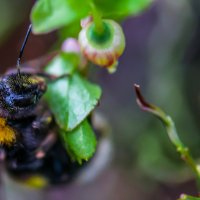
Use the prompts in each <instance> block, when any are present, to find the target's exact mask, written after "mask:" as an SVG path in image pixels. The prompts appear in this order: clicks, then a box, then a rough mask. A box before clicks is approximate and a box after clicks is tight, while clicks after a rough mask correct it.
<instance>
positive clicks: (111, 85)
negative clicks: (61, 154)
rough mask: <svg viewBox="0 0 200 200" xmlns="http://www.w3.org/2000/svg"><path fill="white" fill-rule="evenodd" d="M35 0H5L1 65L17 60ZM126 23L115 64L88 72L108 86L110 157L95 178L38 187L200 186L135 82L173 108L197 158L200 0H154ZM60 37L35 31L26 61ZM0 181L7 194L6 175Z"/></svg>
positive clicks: (166, 196)
mask: <svg viewBox="0 0 200 200" xmlns="http://www.w3.org/2000/svg"><path fill="white" fill-rule="evenodd" d="M33 4H34V1H31V0H13V1H7V0H0V70H1V73H3V72H4V71H5V70H6V69H8V67H11V66H14V65H15V63H16V59H17V56H18V53H19V49H20V47H21V44H22V42H23V39H24V35H25V32H26V29H27V26H28V24H29V23H30V21H29V14H30V11H31V8H32V6H33ZM122 26H123V28H124V31H125V35H126V43H127V45H126V50H125V53H124V55H123V56H122V57H121V59H120V62H119V63H120V64H119V67H118V70H117V72H116V73H115V74H113V75H110V74H108V73H107V71H106V70H103V69H98V68H97V69H96V70H92V72H91V79H92V80H94V81H96V82H98V83H99V84H100V85H101V87H102V89H103V97H102V100H101V102H100V106H99V107H98V112H99V113H101V114H102V115H103V116H104V118H105V119H106V120H107V121H108V122H109V124H110V126H111V127H112V134H111V138H110V139H111V141H112V144H113V157H112V161H111V162H110V164H109V165H108V166H107V167H106V168H105V169H104V170H103V172H102V173H101V174H100V175H99V176H98V177H96V178H95V180H93V181H92V182H90V183H87V184H82V185H74V184H73V183H72V184H70V185H65V186H60V187H55V188H50V189H46V190H45V191H43V192H41V191H40V192H39V191H35V193H38V196H40V195H41V196H42V198H48V199H57V200H63V199H70V200H80V199H81V200H102V199H104V200H136V199H139V200H160V199H162V200H171V199H177V198H178V197H179V195H180V194H181V193H187V194H194V195H195V194H197V189H196V186H195V182H194V177H193V176H192V173H191V171H190V169H188V168H187V166H185V164H184V163H183V161H181V159H180V158H179V155H178V154H177V152H176V150H175V148H174V147H173V145H172V144H171V143H170V142H169V140H168V137H167V135H166V132H165V129H164V128H163V126H162V124H161V123H160V122H159V121H158V120H156V119H155V118H153V117H152V116H151V115H148V114H146V113H143V112H142V111H141V110H140V109H139V108H138V107H137V105H136V102H135V94H134V90H133V84H134V83H138V84H140V85H141V88H142V91H143V94H144V95H145V96H146V98H147V99H148V100H149V101H151V102H153V103H154V104H156V105H158V106H160V107H162V108H163V109H164V110H165V111H166V112H167V113H169V114H170V115H171V116H172V118H173V119H174V121H175V122H176V125H177V129H178V132H179V134H180V137H181V139H182V140H183V141H184V143H186V144H187V145H188V146H189V147H190V148H191V151H192V154H193V155H194V156H195V157H196V158H197V159H198V158H199V157H200V122H199V116H200V93H199V91H200V90H199V89H200V84H199V83H200V82H199V81H200V80H199V75H200V68H199V66H200V63H199V62H200V57H199V53H200V40H199V38H200V1H199V0H190V1H187V0H155V1H154V3H153V4H152V5H151V6H150V8H148V9H147V10H145V11H144V12H143V13H142V14H140V15H139V16H136V17H130V18H128V19H126V20H125V21H123V22H122ZM56 40H57V34H56V32H54V33H50V34H46V35H42V36H41V35H40V36H39V35H37V36H36V35H32V36H31V37H30V40H29V42H28V45H27V47H26V50H25V53H24V56H23V61H28V60H32V59H37V58H38V57H40V56H42V55H45V54H47V53H48V52H49V51H51V50H52V49H54V48H55V42H56ZM58 48H59V47H58ZM2 173H3V172H2ZM1 185H2V187H1V196H2V197H1V198H2V200H4V199H5V196H4V197H3V194H4V187H3V185H4V183H3V181H1ZM15 192H16V193H17V191H15ZM15 197H16V198H17V196H15ZM38 198H39V197H38ZM25 199H28V197H27V198H25Z"/></svg>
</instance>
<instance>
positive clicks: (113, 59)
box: [79, 20, 125, 71]
mask: <svg viewBox="0 0 200 200" xmlns="http://www.w3.org/2000/svg"><path fill="white" fill-rule="evenodd" d="M102 25H103V31H102V32H100V33H98V32H97V31H96V29H95V28H96V27H95V24H94V22H90V23H89V24H87V25H86V26H85V27H84V28H83V29H82V30H81V32H80V33H79V43H80V46H81V51H82V52H83V54H84V56H85V57H86V58H87V59H88V60H90V61H91V62H92V63H94V64H96V65H99V66H102V67H106V68H108V69H109V68H110V71H114V70H113V68H114V66H116V65H117V61H118V58H119V57H120V56H121V55H122V53H123V51H124V48H125V37H124V33H123V30H122V28H121V26H120V25H119V24H118V23H116V22H115V21H113V20H103V24H102ZM111 68H112V70H111Z"/></svg>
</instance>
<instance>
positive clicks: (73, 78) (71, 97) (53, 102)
mask: <svg viewBox="0 0 200 200" xmlns="http://www.w3.org/2000/svg"><path fill="white" fill-rule="evenodd" d="M70 56H71V55H70V54H67V55H66V54H64V53H63V54H61V55H59V56H58V57H57V58H55V59H54V60H53V61H52V62H51V63H50V64H49V65H48V66H47V68H46V71H47V72H48V73H50V74H53V75H61V74H66V73H67V74H69V75H68V76H65V77H63V78H60V79H59V80H56V81H53V82H52V83H50V84H49V85H48V90H47V92H46V94H45V99H46V100H47V102H48V105H49V107H50V109H51V111H52V112H53V114H54V116H55V119H56V122H57V124H58V125H59V127H60V128H62V129H64V130H65V131H69V130H72V129H74V128H76V127H77V126H78V125H79V124H80V123H81V122H82V121H83V120H84V119H85V118H86V117H87V116H88V115H89V114H90V113H91V111H92V110H93V109H94V108H95V107H96V105H97V103H98V101H99V98H100V96H101V89H100V88H99V87H98V86H96V85H94V84H92V83H89V82H88V81H87V80H86V79H84V78H83V77H81V75H80V74H78V73H77V72H76V73H72V72H73V70H72V69H74V66H75V65H74V63H72V62H70V61H72V60H73V57H71V60H69V57H70ZM73 61H75V62H76V60H73ZM70 63H71V65H70Z"/></svg>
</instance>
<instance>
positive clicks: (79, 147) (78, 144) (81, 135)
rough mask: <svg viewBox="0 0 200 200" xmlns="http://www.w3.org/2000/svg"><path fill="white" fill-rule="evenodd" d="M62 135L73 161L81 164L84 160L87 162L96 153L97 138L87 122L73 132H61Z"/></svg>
mask: <svg viewBox="0 0 200 200" xmlns="http://www.w3.org/2000/svg"><path fill="white" fill-rule="evenodd" d="M60 134H61V137H62V138H63V140H64V142H65V146H66V149H67V151H68V153H69V155H70V156H71V159H72V160H75V161H77V162H79V163H80V164H81V163H82V160H86V161H87V160H88V159H90V158H91V157H92V156H93V154H94V153H95V150H96V143H97V142H96V137H95V134H94V132H93V130H92V128H91V126H90V125H89V123H88V122H87V120H85V121H83V122H82V123H81V124H80V125H79V126H78V127H77V128H75V129H74V130H72V131H71V132H66V131H63V130H61V132H60Z"/></svg>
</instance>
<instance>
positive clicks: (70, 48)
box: [61, 38, 80, 53]
mask: <svg viewBox="0 0 200 200" xmlns="http://www.w3.org/2000/svg"><path fill="white" fill-rule="evenodd" d="M61 49H62V51H65V52H68V53H80V45H79V43H78V41H77V40H76V39H75V38H68V39H66V40H65V41H64V42H63V44H62V47H61Z"/></svg>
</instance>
